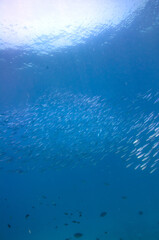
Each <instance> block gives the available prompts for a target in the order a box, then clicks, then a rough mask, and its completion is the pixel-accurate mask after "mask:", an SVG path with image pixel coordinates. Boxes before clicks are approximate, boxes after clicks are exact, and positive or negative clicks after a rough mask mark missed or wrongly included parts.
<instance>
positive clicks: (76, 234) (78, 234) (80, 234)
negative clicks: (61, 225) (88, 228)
mask: <svg viewBox="0 0 159 240" xmlns="http://www.w3.org/2000/svg"><path fill="white" fill-rule="evenodd" d="M82 236H83V233H75V234H74V237H75V238H80V237H82Z"/></svg>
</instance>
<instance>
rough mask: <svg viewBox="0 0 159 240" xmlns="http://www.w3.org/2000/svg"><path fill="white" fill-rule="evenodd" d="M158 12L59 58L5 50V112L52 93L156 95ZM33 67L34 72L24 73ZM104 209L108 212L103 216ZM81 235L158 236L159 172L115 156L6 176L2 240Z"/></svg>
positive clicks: (1, 174)
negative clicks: (94, 162) (134, 166)
mask: <svg viewBox="0 0 159 240" xmlns="http://www.w3.org/2000/svg"><path fill="white" fill-rule="evenodd" d="M153 7H154V6H153V5H151V4H149V5H148V6H147V7H146V9H145V10H144V11H143V12H142V13H141V14H140V15H139V16H137V17H136V19H135V21H134V22H133V23H132V24H131V26H129V28H123V29H121V30H120V31H119V32H117V33H116V35H115V37H114V38H113V39H112V40H110V41H108V44H103V43H104V42H105V41H106V40H107V37H108V36H107V35H108V34H107V32H103V33H102V34H100V36H98V37H95V38H93V37H92V38H91V39H89V40H88V41H87V42H86V44H83V45H78V46H76V47H72V48H71V47H70V48H68V49H65V50H63V51H60V52H58V53H54V54H53V56H49V55H46V56H36V55H35V54H32V53H27V55H24V54H23V53H24V51H22V50H19V51H18V50H17V51H15V50H10V49H8V50H5V51H1V53H0V55H1V62H0V75H1V77H0V107H1V112H3V110H4V109H5V110H6V109H10V108H11V107H12V106H14V107H16V106H18V105H19V104H20V105H22V106H23V105H24V106H25V104H26V102H29V103H30V104H33V103H34V102H35V100H36V99H38V98H39V97H40V96H41V95H43V94H44V93H45V92H46V90H47V91H48V89H51V90H50V91H53V90H54V89H58V90H59V89H66V90H69V91H71V92H73V93H75V94H76V93H82V94H87V95H89V96H94V95H100V96H102V97H105V96H106V97H107V98H108V99H111V100H112V101H113V100H116V101H118V102H120V98H121V97H123V96H127V97H128V98H129V99H134V98H135V96H137V94H138V93H145V92H146V91H148V90H150V89H151V91H152V92H153V91H154V92H157V91H158V90H159V44H158V43H159V28H158V24H157V20H156V15H155V14H154V15H153V14H152V9H153ZM157 10H158V8H157V7H156V10H155V11H156V12H157ZM145 29H146V30H147V31H145V32H142V30H145ZM110 34H111V33H110ZM30 62H31V63H32V64H33V66H32V67H31V68H26V69H22V70H20V69H19V68H23V67H24V63H30ZM143 111H145V112H146V111H147V106H143ZM156 111H157V109H156ZM43 195H44V196H46V198H45V197H43ZM123 196H125V199H123ZM53 202H55V203H56V206H54V203H53ZM52 203H53V204H52ZM32 206H34V207H35V208H32ZM79 211H82V217H79V213H78V212H79ZM104 211H106V212H107V215H106V216H105V217H103V218H101V217H100V213H101V212H104ZM139 211H142V213H143V214H139ZM65 212H68V213H70V212H71V213H73V216H67V215H65V214H64V213H65ZM26 214H29V215H30V216H29V217H28V219H25V215H26ZM72 220H76V221H80V224H77V223H72ZM65 223H68V224H69V225H68V226H65V225H64V224H65ZM8 224H10V225H11V228H8ZM56 226H58V229H56ZM29 229H30V231H31V234H29ZM76 232H81V233H83V234H84V235H83V237H82V239H91V240H93V239H94V240H96V239H98V238H99V239H101V240H104V239H109V240H116V239H117V240H121V239H123V240H136V239H144V240H149V239H151V240H157V239H159V177H158V173H156V172H155V173H154V174H152V175H149V174H148V173H145V172H144V171H134V169H131V168H130V169H129V168H128V169H127V168H125V165H124V164H123V162H122V160H121V159H120V157H117V156H116V155H115V154H113V153H112V154H111V155H109V156H108V157H107V158H105V159H104V161H102V162H101V163H99V164H97V165H96V166H89V167H88V166H85V167H83V166H82V167H81V168H80V167H77V168H71V167H70V168H69V167H67V168H63V169H59V170H47V171H46V172H39V171H38V170H37V171H33V172H32V171H30V172H27V173H24V174H18V173H11V172H8V171H5V170H4V171H0V239H1V240H20V239H23V240H25V239H30V240H36V239H38V240H43V239H47V240H51V239H58V240H62V239H63V240H64V239H67V238H70V239H74V237H73V235H74V233H76ZM105 232H107V233H105Z"/></svg>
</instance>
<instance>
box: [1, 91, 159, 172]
mask: <svg viewBox="0 0 159 240" xmlns="http://www.w3.org/2000/svg"><path fill="white" fill-rule="evenodd" d="M158 97H159V93H155V94H153V93H152V92H151V91H148V92H147V93H146V94H143V95H141V94H140V95H138V96H137V98H136V99H135V101H132V102H131V103H128V101H127V99H126V98H122V99H121V100H120V101H118V102H119V103H118V104H117V103H116V104H115V102H114V103H113V102H112V101H110V100H109V101H108V100H106V99H102V98H101V97H99V96H95V97H89V96H86V95H82V94H81V95H75V94H72V93H70V92H69V93H68V92H66V93H60V92H55V93H54V94H50V95H44V96H42V97H41V98H39V99H38V100H37V101H36V103H35V104H33V105H29V104H28V105H27V106H26V107H25V108H17V109H14V110H10V111H7V112H3V113H1V114H0V149H1V150H0V167H1V169H2V168H4V169H8V170H10V171H15V172H18V173H23V171H27V170H33V169H36V168H38V169H39V168H40V169H48V168H52V167H53V168H60V167H65V166H71V167H75V166H76V165H77V164H79V165H80V166H82V165H83V164H86V165H87V164H89V163H91V164H94V165H96V164H97V163H98V162H99V161H106V160H107V157H106V156H109V154H110V153H114V154H116V155H117V156H119V161H120V159H123V160H124V162H125V163H126V167H133V168H134V169H135V170H137V169H141V170H148V172H150V173H153V172H155V171H156V170H157V168H158V162H159V144H158V142H159V121H158V120H159V115H158V112H157V109H158V105H159V102H158V101H157V99H158ZM146 109H147V110H146ZM148 109H151V111H149V110H148Z"/></svg>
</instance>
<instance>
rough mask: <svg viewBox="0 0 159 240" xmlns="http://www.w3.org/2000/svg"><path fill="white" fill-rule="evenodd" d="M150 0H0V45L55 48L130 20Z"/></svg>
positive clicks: (46, 50) (77, 41)
mask: <svg viewBox="0 0 159 240" xmlns="http://www.w3.org/2000/svg"><path fill="white" fill-rule="evenodd" d="M147 2H148V0H76V1H74V0H45V1H43V0H34V1H33V0H27V1H24V0H14V1H13V0H1V1H0V16H1V17H0V29H1V31H0V43H1V44H0V48H1V49H6V48H8V47H9V48H14V49H15V48H19V47H23V48H25V49H26V48H27V49H31V50H34V51H40V52H42V51H45V52H48V51H50V50H56V49H59V48H61V47H67V46H72V45H76V44H78V43H83V42H85V40H86V39H87V38H89V37H90V36H92V35H98V34H99V33H100V32H101V31H103V30H105V29H108V28H109V29H110V28H111V29H112V28H115V27H116V26H118V25H119V24H120V23H121V22H122V23H123V22H124V23H125V24H128V23H129V22H131V21H132V20H133V18H134V16H135V15H136V12H137V10H141V9H142V8H144V6H145V4H146V3H147Z"/></svg>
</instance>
